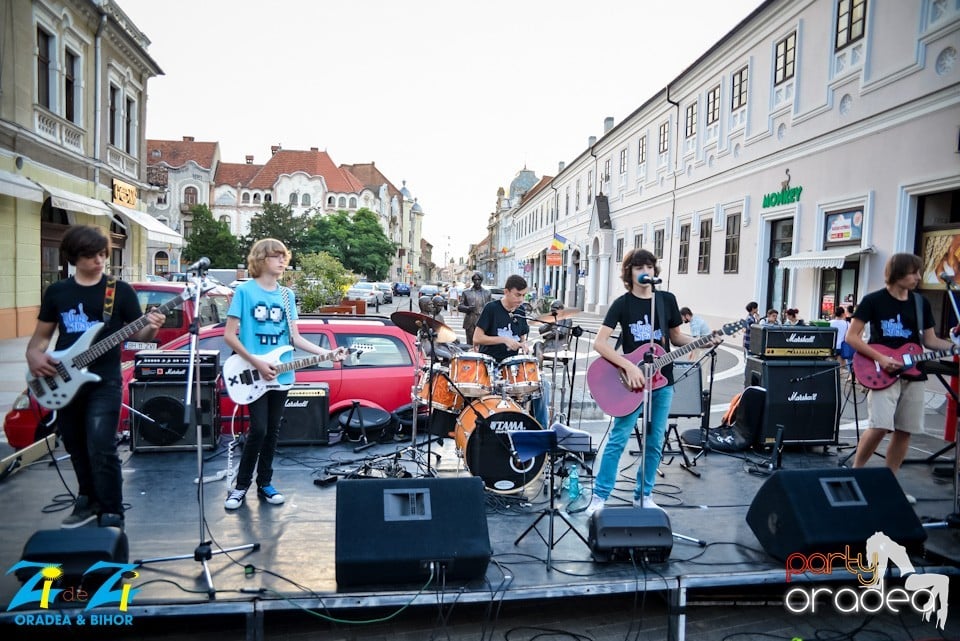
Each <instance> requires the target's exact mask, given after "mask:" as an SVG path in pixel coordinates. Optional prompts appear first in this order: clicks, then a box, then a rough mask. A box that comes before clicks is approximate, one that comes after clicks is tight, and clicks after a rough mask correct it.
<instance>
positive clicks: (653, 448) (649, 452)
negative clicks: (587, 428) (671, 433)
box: [593, 385, 673, 501]
mask: <svg viewBox="0 0 960 641" xmlns="http://www.w3.org/2000/svg"><path fill="white" fill-rule="evenodd" d="M672 401H673V386H672V385H667V386H664V387H661V388H660V389H658V390H654V391H653V394H652V395H651V399H650V405H651V408H652V409H651V424H650V429H649V430H648V431H647V432H646V433H645V434H644V435H643V468H644V469H643V478H641V476H640V466H638V467H637V485H636V487H635V488H634V490H633V498H635V499H637V498H640V495H641V494H642V495H643V496H650V494H651V493H653V482H654V480H656V478H657V468H658V467H659V466H660V459H661V458H662V456H663V439H664V437H665V436H666V433H667V418H668V416H669V414H670V403H671V402H672ZM641 410H643V405H642V404H641V405H640V407H638V408H637V409H636V410H635V411H634V412H633V413H631V414H628V415H627V416H621V417H619V418H615V419H613V428H612V429H611V430H610V437H609V438H608V439H607V444H606V446H605V447H604V448H603V456H602V457H601V458H600V469H599V470H598V471H597V475H596V478H595V479H594V481H593V494H594V496H599V497H600V498H602V499H603V500H604V501H606V500H607V499H608V498H610V494H611V492H613V488H614V486H615V485H616V482H617V475H618V474H619V471H620V455H621V454H623V449H624V448H625V447H626V445H627V441H629V440H630V436H631V435H632V434H633V426H634V425H636V424H637V419H638V418H639V417H640V412H641ZM641 488H642V490H641Z"/></svg>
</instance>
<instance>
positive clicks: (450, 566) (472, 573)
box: [336, 477, 493, 587]
mask: <svg viewBox="0 0 960 641" xmlns="http://www.w3.org/2000/svg"><path fill="white" fill-rule="evenodd" d="M492 553H493V550H492V549H491V547H490V536H489V534H488V532H487V515H486V511H485V503H484V495H483V480H482V479H480V478H477V477H471V478H422V479H369V480H343V481H340V482H339V483H337V527H336V575H337V585H338V586H340V587H344V586H351V585H375V584H384V583H422V582H424V581H426V579H427V578H428V577H429V576H430V564H431V563H435V564H436V567H435V569H434V580H435V581H436V582H438V583H439V584H440V585H442V581H443V579H441V578H439V575H440V573H441V572H442V573H443V574H444V577H445V578H446V579H447V580H450V579H475V578H480V577H483V576H484V575H485V574H486V571H487V565H488V564H489V562H490V555H491V554H492Z"/></svg>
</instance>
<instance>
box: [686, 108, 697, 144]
mask: <svg viewBox="0 0 960 641" xmlns="http://www.w3.org/2000/svg"><path fill="white" fill-rule="evenodd" d="M683 131H684V134H685V135H686V137H687V138H693V137H694V136H696V135H697V103H693V104H692V105H690V106H689V107H687V117H686V118H685V120H684V128H683Z"/></svg>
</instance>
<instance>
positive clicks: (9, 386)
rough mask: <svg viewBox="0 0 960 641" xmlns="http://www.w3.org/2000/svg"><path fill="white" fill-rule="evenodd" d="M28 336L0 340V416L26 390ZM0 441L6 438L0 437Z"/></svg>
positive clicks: (8, 409)
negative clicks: (25, 354)
mask: <svg viewBox="0 0 960 641" xmlns="http://www.w3.org/2000/svg"><path fill="white" fill-rule="evenodd" d="M29 342H30V337H29V336H24V337H22V338H8V339H5V340H0V415H4V414H6V413H7V412H9V411H10V408H11V407H13V401H14V400H16V398H17V396H18V395H19V394H20V392H22V391H23V390H24V389H25V388H26V372H27V359H26V358H25V357H24V353H25V352H26V351H27V343H29ZM0 441H6V437H5V436H2V435H0Z"/></svg>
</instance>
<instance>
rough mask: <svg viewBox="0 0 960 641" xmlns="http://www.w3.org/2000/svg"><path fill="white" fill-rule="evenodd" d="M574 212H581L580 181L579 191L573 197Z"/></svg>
mask: <svg viewBox="0 0 960 641" xmlns="http://www.w3.org/2000/svg"><path fill="white" fill-rule="evenodd" d="M573 210H574V211H580V181H579V180H578V181H577V191H576V193H575V194H574V197H573Z"/></svg>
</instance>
